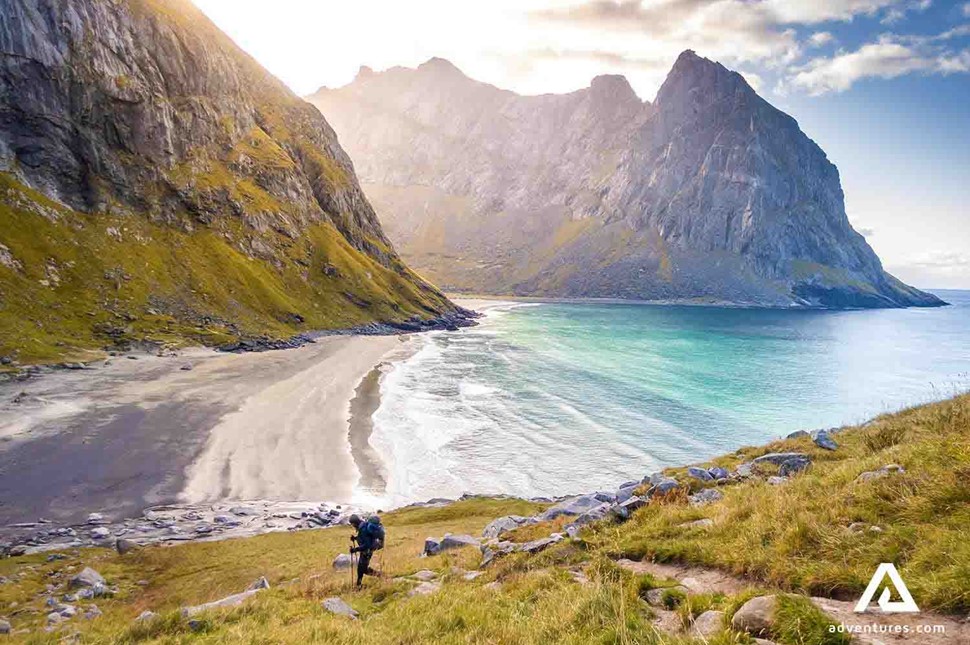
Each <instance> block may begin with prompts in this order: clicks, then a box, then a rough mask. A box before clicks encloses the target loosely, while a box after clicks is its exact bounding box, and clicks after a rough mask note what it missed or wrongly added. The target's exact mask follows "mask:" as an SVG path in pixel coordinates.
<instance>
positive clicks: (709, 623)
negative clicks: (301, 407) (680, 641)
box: [690, 610, 724, 641]
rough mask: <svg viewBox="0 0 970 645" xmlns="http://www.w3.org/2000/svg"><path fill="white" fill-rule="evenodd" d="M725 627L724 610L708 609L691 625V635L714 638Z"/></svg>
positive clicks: (707, 638)
mask: <svg viewBox="0 0 970 645" xmlns="http://www.w3.org/2000/svg"><path fill="white" fill-rule="evenodd" d="M723 628H724V612H723V611H715V610H708V611H705V612H704V613H703V614H701V615H700V616H698V617H697V618H695V619H694V623H693V624H692V625H691V626H690V635H691V636H692V637H694V638H699V639H702V640H704V641H707V640H709V639H711V638H714V636H716V635H717V634H718V633H720V632H721V630H722V629H723Z"/></svg>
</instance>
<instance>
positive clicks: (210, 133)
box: [0, 0, 455, 362]
mask: <svg viewBox="0 0 970 645" xmlns="http://www.w3.org/2000/svg"><path fill="white" fill-rule="evenodd" d="M0 17H2V19H0V192H2V193H3V196H2V199H0V356H4V357H6V358H7V361H6V362H10V361H11V360H13V359H17V358H21V359H25V360H32V359H38V360H42V359H51V358H53V357H56V356H60V355H64V354H66V353H70V352H72V351H76V350H82V349H85V348H91V347H98V346H100V345H103V344H105V343H108V344H114V343H126V342H130V341H133V340H140V339H143V338H148V339H154V340H159V341H169V340H178V339H185V338H187V337H188V338H191V339H192V340H196V341H197V340H202V341H205V342H225V341H228V340H231V339H234V338H239V337H246V336H259V335H266V336H270V337H285V336H288V335H292V334H296V333H298V332H300V331H303V330H314V329H321V328H332V327H349V326H352V325H358V324H362V323H368V322H373V321H392V322H393V321H398V322H400V321H407V320H409V319H415V320H417V319H421V320H426V319H431V318H434V317H437V316H440V315H441V314H446V313H448V312H454V311H455V309H454V307H453V305H451V303H449V302H448V301H447V299H446V298H445V297H444V296H442V295H441V293H439V292H438V291H437V290H436V289H434V288H433V287H431V286H429V285H428V284H427V283H425V282H424V281H423V280H421V279H420V278H418V277H417V276H416V275H415V274H414V273H412V272H411V271H410V270H409V269H408V268H407V267H406V266H405V265H404V263H403V262H402V261H401V260H400V258H399V257H398V255H397V254H396V252H395V251H394V249H393V247H392V246H391V244H390V242H388V239H387V238H386V237H385V235H384V233H383V232H382V230H381V226H380V224H379V222H378V220H377V217H376V216H375V214H374V210H373V209H372V208H371V206H370V204H369V203H368V201H367V199H366V198H365V196H364V194H363V193H362V192H361V189H360V186H359V184H358V181H357V178H356V176H355V173H354V167H353V165H352V163H351V161H350V158H349V157H348V156H347V154H346V153H345V152H344V151H343V149H341V147H340V145H339V144H338V142H337V138H336V136H335V135H334V132H333V130H332V129H331V128H330V126H329V125H328V124H327V122H326V120H325V119H324V118H323V117H322V116H321V114H320V112H319V111H318V110H317V109H316V108H314V107H313V106H311V105H309V104H308V103H306V102H305V101H303V100H302V99H300V98H299V97H297V96H295V95H294V94H293V93H292V92H290V91H289V90H288V89H287V88H286V87H285V86H284V85H283V84H282V83H281V82H279V81H278V80H277V79H275V78H274V77H272V76H271V75H270V74H269V73H268V72H266V71H265V70H264V69H262V68H261V67H260V66H259V65H258V64H257V63H256V62H255V61H253V60H252V59H251V58H250V57H249V56H247V55H246V54H245V53H244V52H243V51H242V50H241V49H239V48H238V47H237V46H236V45H235V44H234V43H233V42H232V41H231V40H230V39H229V38H228V37H227V36H226V35H224V34H223V33H221V32H220V31H219V30H218V29H217V28H216V27H215V26H214V25H213V24H212V23H211V22H210V21H209V20H208V19H207V18H206V17H205V16H204V15H203V14H202V13H201V12H200V11H199V10H198V9H196V8H195V6H194V5H193V4H192V3H191V2H190V1H189V0H0Z"/></svg>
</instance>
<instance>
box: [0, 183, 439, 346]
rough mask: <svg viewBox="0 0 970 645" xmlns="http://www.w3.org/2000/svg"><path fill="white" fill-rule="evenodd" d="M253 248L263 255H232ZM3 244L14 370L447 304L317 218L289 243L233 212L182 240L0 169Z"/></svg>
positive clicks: (4, 333)
mask: <svg viewBox="0 0 970 645" xmlns="http://www.w3.org/2000/svg"><path fill="white" fill-rule="evenodd" d="M254 241H255V242H257V243H258V244H259V245H261V247H262V248H265V249H267V250H268V253H271V254H272V257H273V258H274V260H273V261H267V260H265V259H262V258H256V257H252V256H250V255H248V254H246V253H244V252H243V251H241V250H240V249H241V248H245V247H246V245H247V244H249V245H251V244H252V243H253V242H254ZM0 244H2V245H3V247H5V248H6V249H7V253H8V254H9V257H10V258H11V259H12V261H10V262H8V263H6V264H0V356H11V357H13V358H15V359H16V360H18V361H19V362H21V363H34V362H51V361H57V360H64V359H67V358H84V357H86V356H93V354H91V353H90V352H91V350H98V349H100V348H103V347H111V346H113V345H116V344H119V343H121V344H124V343H126V342H131V341H135V340H147V341H153V342H157V343H161V344H166V343H170V344H176V345H180V344H185V343H204V344H218V343H223V342H227V341H230V340H232V339H234V338H238V337H240V336H258V335H267V336H270V337H275V338H283V337H288V336H292V335H294V334H297V333H299V332H301V331H307V330H318V329H330V328H343V327H350V326H353V325H357V324H360V323H366V322H371V321H375V320H384V321H399V320H404V319H407V318H409V317H411V316H415V315H416V316H421V317H422V318H427V317H429V316H432V315H434V314H435V313H437V312H441V311H443V310H446V309H448V308H449V306H450V305H449V304H448V302H447V300H446V299H445V298H444V297H443V296H442V295H441V294H439V293H438V292H437V291H436V290H434V289H433V288H431V287H429V286H428V285H426V284H425V283H424V282H422V281H421V280H420V279H418V278H417V277H416V276H415V275H414V274H413V273H411V272H410V271H409V270H408V269H407V268H406V267H405V266H404V264H403V263H402V262H401V261H400V260H399V259H397V258H396V256H393V259H392V261H391V262H390V264H389V266H384V265H383V264H380V263H379V262H378V261H376V260H375V258H374V257H373V256H372V255H369V254H365V253H363V252H361V251H360V250H358V249H357V248H354V247H352V246H351V245H350V244H349V243H348V242H347V240H346V238H345V237H344V236H343V235H341V234H340V232H339V231H337V229H336V228H335V227H334V226H333V224H331V223H329V222H326V221H320V222H318V223H315V224H311V225H310V226H309V228H308V229H307V230H306V231H304V232H303V234H302V235H300V236H298V237H295V238H294V237H291V236H288V235H284V234H282V233H279V232H276V231H272V230H271V231H262V232H257V231H255V230H253V229H251V228H250V227H247V226H245V225H243V224H242V223H241V222H239V220H237V219H235V218H221V219H219V220H217V221H215V222H214V223H212V224H211V225H209V226H203V227H200V228H198V229H196V230H194V231H192V232H187V231H185V230H183V229H181V228H176V227H171V226H167V225H162V224H156V223H153V222H152V221H151V220H150V219H149V218H146V217H143V216H140V215H137V214H131V213H130V212H128V211H125V210H121V209H118V210H117V211H116V212H114V213H112V212H99V213H91V214H88V213H81V212H77V211H73V210H70V209H68V208H65V207H64V206H62V205H59V204H57V203H56V202H53V201H51V200H49V199H47V198H46V197H44V196H43V195H41V194H40V193H38V192H36V191H33V190H31V189H29V188H26V187H25V186H23V185H22V184H21V183H19V182H18V181H17V180H16V179H14V178H13V177H12V176H11V175H8V174H2V173H0ZM371 244H372V245H374V246H375V247H379V246H380V245H381V244H383V242H381V241H380V240H371Z"/></svg>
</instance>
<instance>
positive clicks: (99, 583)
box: [68, 567, 106, 589]
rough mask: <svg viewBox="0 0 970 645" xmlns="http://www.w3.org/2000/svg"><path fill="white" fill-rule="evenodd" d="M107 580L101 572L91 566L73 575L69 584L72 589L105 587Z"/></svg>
mask: <svg viewBox="0 0 970 645" xmlns="http://www.w3.org/2000/svg"><path fill="white" fill-rule="evenodd" d="M105 584H106V583H105V580H104V578H103V577H102V576H101V574H100V573H98V572H97V571H95V570H94V569H92V568H91V567H84V569H82V570H81V572H80V573H79V574H77V575H76V576H74V577H72V578H71V580H70V582H69V583H68V585H69V586H70V588H71V589H77V588H78V587H82V588H85V587H86V588H97V587H104V586H105Z"/></svg>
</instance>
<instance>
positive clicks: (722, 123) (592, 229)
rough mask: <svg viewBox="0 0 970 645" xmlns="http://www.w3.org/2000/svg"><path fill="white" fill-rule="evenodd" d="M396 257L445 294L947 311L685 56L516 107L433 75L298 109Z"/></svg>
mask: <svg viewBox="0 0 970 645" xmlns="http://www.w3.org/2000/svg"><path fill="white" fill-rule="evenodd" d="M310 100H311V101H312V102H313V103H314V104H316V105H317V106H318V107H320V109H321V110H322V111H323V113H324V114H327V115H328V118H330V119H331V120H332V122H333V123H334V125H335V127H336V130H337V132H338V133H339V134H340V137H341V141H342V142H343V143H344V145H346V146H347V148H348V150H350V152H351V154H353V156H354V159H355V160H356V162H357V167H358V171H359V172H360V175H361V177H362V178H363V181H364V187H365V190H366V191H367V193H368V196H369V197H370V198H371V199H372V200H374V202H375V204H376V206H377V209H378V212H379V213H380V214H381V218H382V220H383V222H384V224H385V226H386V227H387V230H388V232H389V235H390V237H391V238H392V240H394V242H395V244H397V245H398V247H399V248H400V249H402V253H403V254H404V257H405V258H407V259H408V261H409V262H411V263H412V264H413V265H414V266H415V267H417V268H418V269H420V270H421V271H422V273H424V274H425V275H429V276H431V277H432V279H434V280H435V281H436V282H438V283H439V284H441V285H442V286H444V287H446V288H448V289H455V290H466V291H475V292H481V291H486V292H489V293H497V294H515V295H526V296H565V297H611V298H627V299H646V300H690V301H700V302H730V303H739V304H754V305H770V306H793V305H795V306H816V307H898V306H909V305H927V306H929V305H939V304H942V303H941V302H940V301H939V300H938V299H937V298H935V297H934V296H932V295H929V294H925V293H922V292H920V291H918V290H916V289H913V288H911V287H908V286H906V285H904V284H902V283H901V282H899V281H898V280H896V279H895V278H893V277H892V276H890V275H888V274H887V273H885V272H884V271H883V269H882V266H881V264H880V262H879V259H878V258H877V257H876V255H875V253H874V252H873V251H872V249H871V248H870V247H869V245H868V244H867V243H866V241H865V239H864V238H863V237H862V236H861V235H859V234H858V233H857V232H856V231H854V230H853V229H852V226H851V225H850V224H849V221H848V219H847V217H846V214H845V208H844V203H843V194H842V188H841V186H840V182H839V174H838V171H837V170H836V168H835V166H834V165H833V164H832V163H831V162H829V160H828V159H827V158H826V156H825V153H824V152H823V151H822V150H821V149H820V148H819V147H818V146H817V145H816V144H815V143H814V142H813V141H812V140H811V139H809V138H808V137H807V136H806V135H805V134H804V133H803V132H802V131H801V130H800V129H799V127H798V124H797V123H796V122H795V120H794V119H792V118H791V117H789V116H788V115H786V114H784V113H782V112H781V111H779V110H777V109H776V108H774V107H772V106H771V105H770V104H768V103H767V102H766V101H765V100H763V99H762V98H761V97H759V96H758V95H757V93H756V92H755V91H754V90H753V89H752V88H751V87H750V86H749V85H748V84H747V83H746V82H745V80H744V78H742V77H741V75H739V74H737V73H734V72H731V71H729V70H727V69H725V68H724V67H723V66H721V65H720V64H718V63H715V62H712V61H709V60H707V59H704V58H701V57H699V56H697V55H695V54H694V53H693V52H690V51H687V52H684V53H683V54H682V55H681V56H680V57H679V58H678V59H677V62H676V63H675V64H674V66H673V69H672V70H671V72H670V74H669V76H668V77H667V79H666V81H665V82H664V84H663V86H662V87H661V88H660V91H659V93H658V94H657V97H656V100H655V101H654V102H653V103H649V102H644V101H641V100H640V99H639V98H638V97H637V96H636V94H635V93H634V92H633V90H632V88H631V87H630V85H629V84H628V83H627V81H626V80H625V79H624V78H623V77H620V76H601V77H597V78H596V79H594V80H593V82H592V84H591V85H590V87H589V88H587V89H584V90H580V91H577V92H573V93H570V94H565V95H543V96H518V95H516V94H514V93H512V92H508V91H504V90H500V89H498V88H495V87H492V86H490V85H486V84H483V83H479V82H476V81H473V80H471V79H469V78H467V77H466V76H464V75H463V74H462V73H461V72H460V71H459V70H458V69H457V68H455V67H454V66H453V65H451V64H450V63H448V62H447V61H443V60H441V59H432V60H430V61H428V62H427V63H425V64H424V65H421V66H420V67H418V68H417V69H404V68H393V69H390V70H387V71H386V72H381V73H374V72H372V71H370V70H362V72H361V74H359V75H358V77H357V78H356V79H355V80H354V82H353V83H351V84H349V85H348V86H346V87H343V88H340V89H337V90H329V89H321V90H320V91H319V92H317V93H316V94H314V95H313V96H311V97H310Z"/></svg>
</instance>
